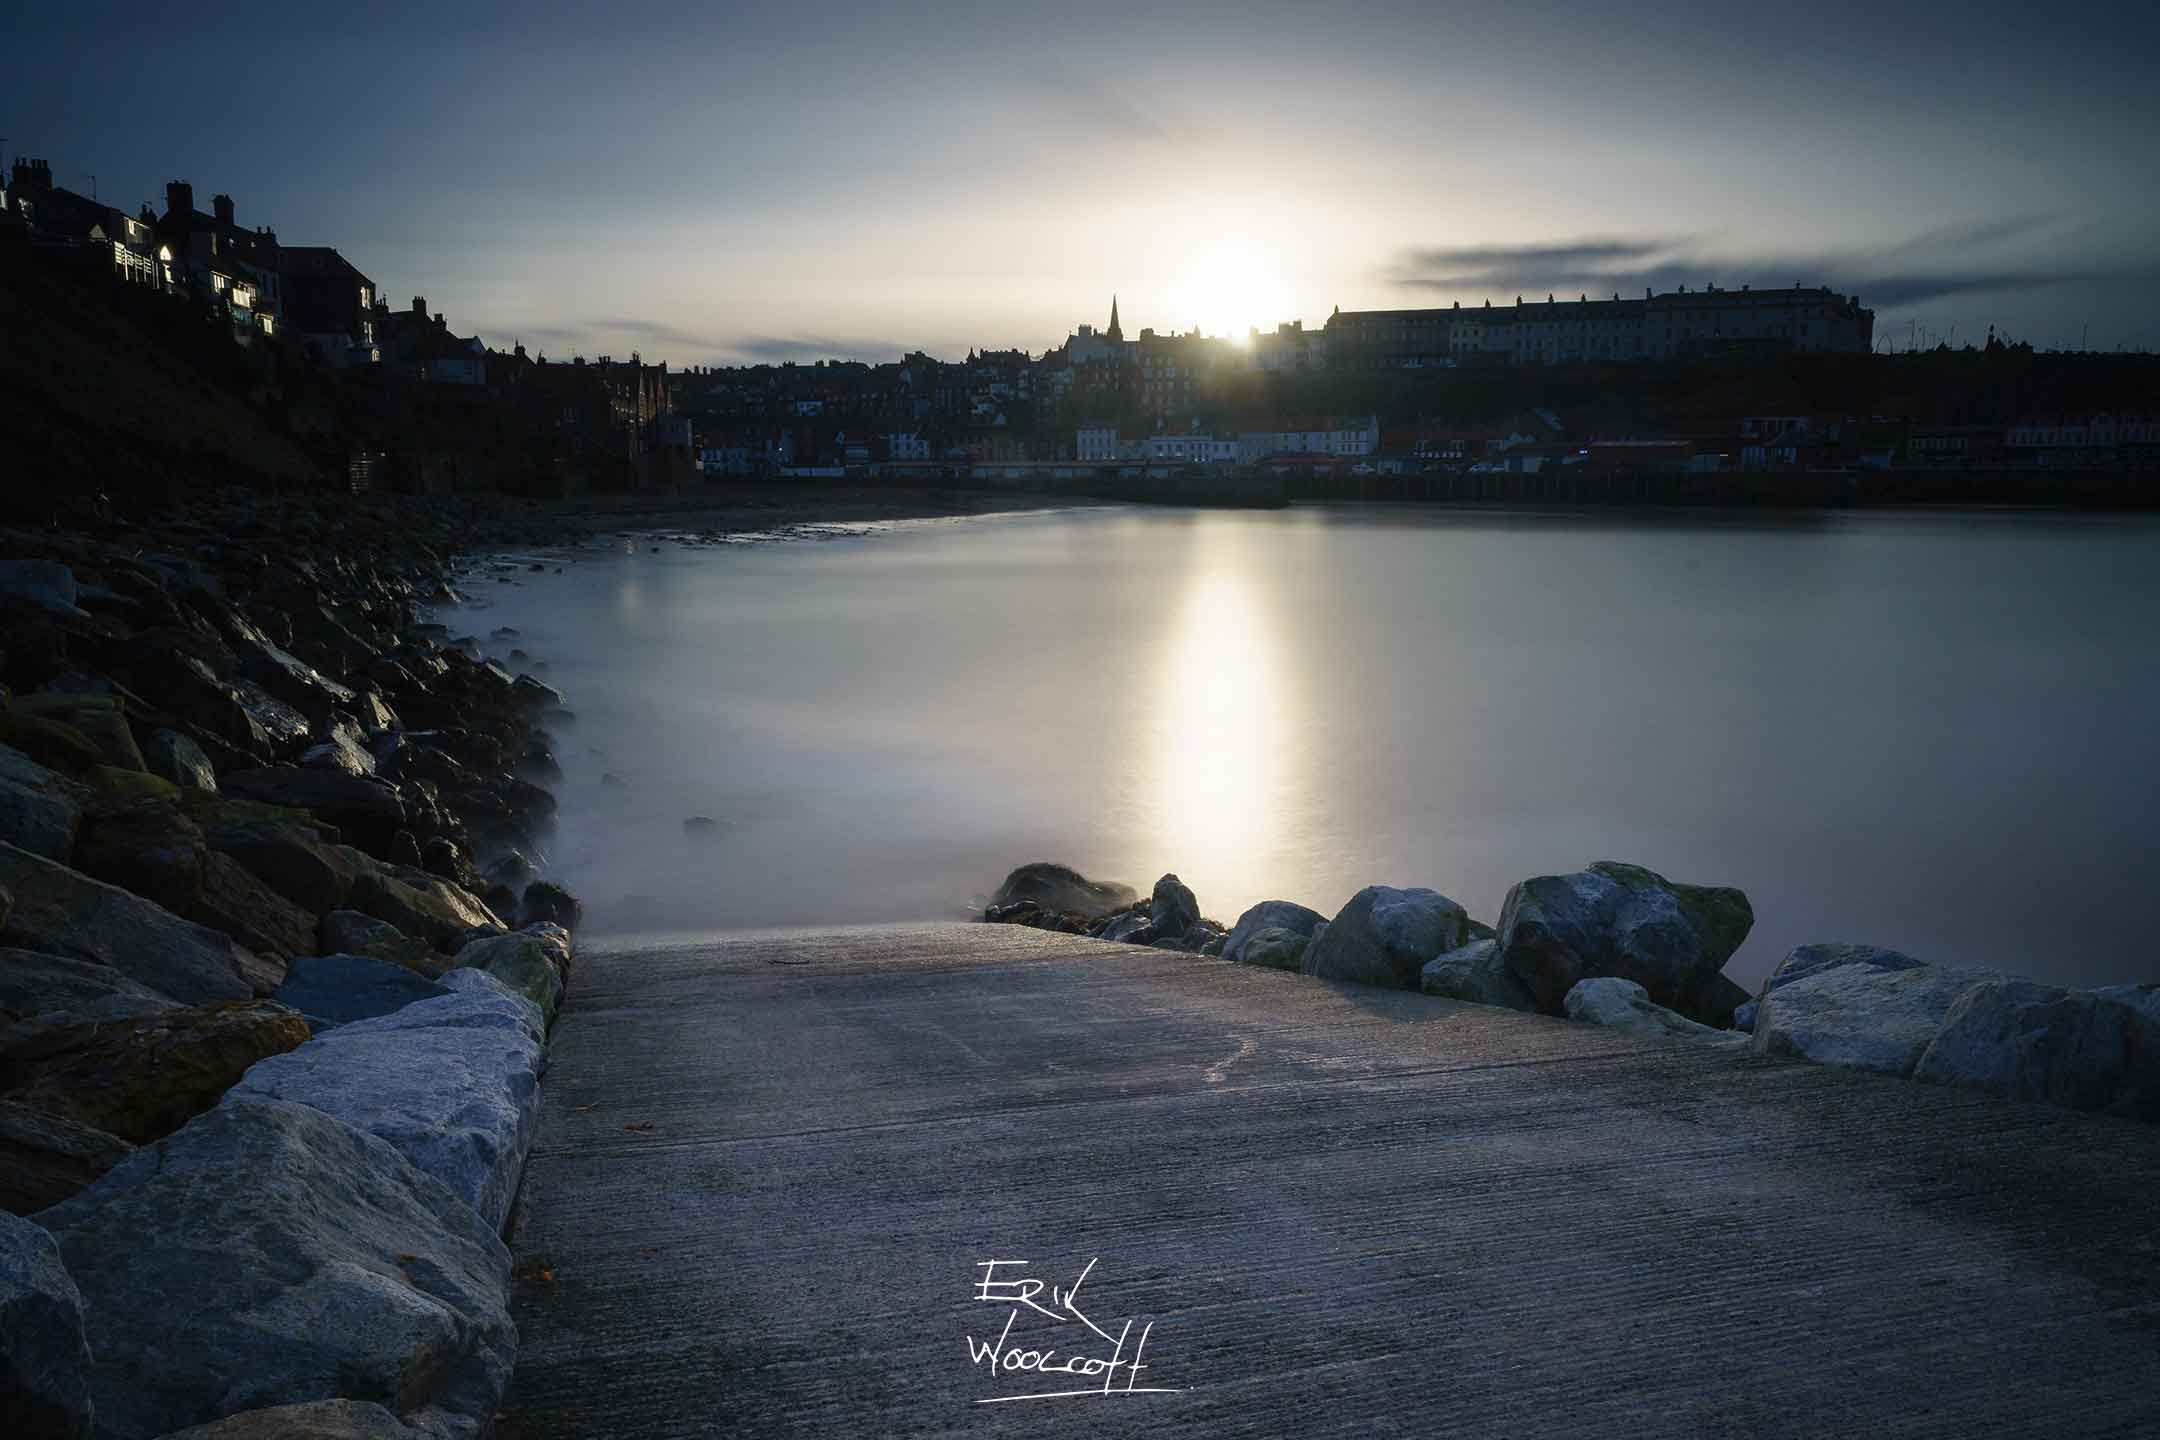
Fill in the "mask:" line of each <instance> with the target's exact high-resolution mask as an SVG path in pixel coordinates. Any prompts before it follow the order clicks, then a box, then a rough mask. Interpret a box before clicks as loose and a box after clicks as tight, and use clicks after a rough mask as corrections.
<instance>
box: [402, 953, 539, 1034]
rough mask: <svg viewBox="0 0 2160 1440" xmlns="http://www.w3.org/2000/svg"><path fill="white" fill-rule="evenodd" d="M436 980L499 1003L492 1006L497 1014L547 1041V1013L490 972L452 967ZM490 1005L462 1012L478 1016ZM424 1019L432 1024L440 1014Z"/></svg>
mask: <svg viewBox="0 0 2160 1440" xmlns="http://www.w3.org/2000/svg"><path fill="white" fill-rule="evenodd" d="M437 983H438V984H440V985H441V986H442V987H443V989H445V990H451V991H455V992H457V993H459V994H463V995H476V996H480V997H482V998H483V999H486V1000H489V1001H493V1002H498V1003H497V1004H496V1005H495V1006H494V1007H493V1008H494V1009H495V1011H496V1013H498V1014H500V1015H502V1016H504V1017H506V1018H507V1019H509V1020H512V1021H515V1022H516V1023H517V1024H518V1025H520V1026H522V1027H523V1028H524V1029H525V1031H526V1033H528V1034H530V1035H531V1036H532V1037H533V1038H534V1039H535V1040H545V1039H546V1038H547V1016H546V1015H544V1014H542V1013H541V1010H540V1007H539V1006H538V1005H536V1004H534V1003H533V1002H532V1000H531V999H529V998H528V997H526V996H525V995H523V994H522V993H520V992H518V991H516V990H513V989H511V988H510V987H509V986H508V985H506V984H504V983H503V982H502V981H500V980H498V979H496V978H495V977H494V976H493V975H491V974H489V973H488V972H487V971H485V970H452V971H449V972H447V973H446V974H445V975H444V976H443V977H442V979H441V980H440V981H438V982H437ZM487 1008H489V1007H486V1006H478V1007H468V1009H467V1010H466V1011H463V1012H460V1013H464V1014H468V1015H478V1014H480V1013H482V1012H483V1011H485V1010H486V1009H487ZM424 1018H426V1019H428V1020H429V1022H430V1023H435V1022H436V1021H437V1020H439V1017H437V1016H428V1017H424Z"/></svg>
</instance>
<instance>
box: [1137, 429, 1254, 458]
mask: <svg viewBox="0 0 2160 1440" xmlns="http://www.w3.org/2000/svg"><path fill="white" fill-rule="evenodd" d="M1238 448H1239V447H1238V440H1237V437H1235V436H1214V435H1204V434H1198V433H1194V434H1186V435H1150V436H1149V437H1148V441H1147V458H1148V459H1149V460H1150V461H1151V462H1153V463H1155V464H1158V465H1163V464H1168V465H1231V464H1235V463H1236V462H1237V458H1238Z"/></svg>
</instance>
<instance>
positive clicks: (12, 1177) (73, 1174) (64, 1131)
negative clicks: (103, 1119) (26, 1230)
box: [0, 1100, 135, 1215]
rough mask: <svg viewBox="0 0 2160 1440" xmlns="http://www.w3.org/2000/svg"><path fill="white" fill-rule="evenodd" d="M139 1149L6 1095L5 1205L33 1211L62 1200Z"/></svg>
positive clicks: (0, 1176)
mask: <svg viewBox="0 0 2160 1440" xmlns="http://www.w3.org/2000/svg"><path fill="white" fill-rule="evenodd" d="M134 1149H135V1147H134V1146H132V1145H130V1144H128V1143H127V1142H126V1141H125V1140H122V1139H121V1138H120V1137H118V1136H117V1135H108V1134H106V1133H105V1132H104V1131H103V1130H97V1129H93V1128H92V1127H90V1126H88V1125H81V1124H77V1123H76V1122H75V1121H73V1120H63V1119H61V1118H60V1117H59V1116H57V1115H48V1114H46V1113H45V1112H44V1111H43V1110H38V1109H34V1108H32V1107H31V1106H28V1105H24V1104H20V1103H18V1102H16V1101H13V1100H0V1210H6V1211H8V1212H10V1213H11V1214H15V1215H32V1214H35V1213H37V1212H38V1211H40V1210H43V1209H44V1208H45V1207H46V1206H48V1205H57V1204H59V1203H60V1202H61V1201H62V1200H65V1199H67V1198H68V1197H69V1196H70V1195H77V1194H80V1193H81V1192H82V1191H84V1190H85V1189H87V1188H89V1187H90V1186H91V1185H94V1184H96V1183H97V1180H98V1177H99V1176H101V1175H103V1174H104V1173H105V1172H106V1171H108V1170H110V1169H112V1168H113V1166H115V1165H117V1164H119V1163H120V1162H121V1161H122V1160H125V1159H127V1157H128V1156H129V1155H130V1154H131V1153H133V1151H134Z"/></svg>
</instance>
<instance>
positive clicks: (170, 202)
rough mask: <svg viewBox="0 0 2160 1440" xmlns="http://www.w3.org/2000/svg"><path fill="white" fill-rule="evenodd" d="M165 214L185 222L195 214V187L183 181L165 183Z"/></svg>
mask: <svg viewBox="0 0 2160 1440" xmlns="http://www.w3.org/2000/svg"><path fill="white" fill-rule="evenodd" d="M165 213H166V214H167V215H171V216H175V217H177V218H179V219H181V220H185V219H187V218H188V216H190V215H192V214H194V213H195V187H194V186H192V185H190V184H188V183H187V182H186V181H185V180H168V181H166V182H165Z"/></svg>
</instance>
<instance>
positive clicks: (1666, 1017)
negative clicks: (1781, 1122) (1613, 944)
mask: <svg viewBox="0 0 2160 1440" xmlns="http://www.w3.org/2000/svg"><path fill="white" fill-rule="evenodd" d="M1563 1008H1565V1010H1566V1011H1567V1018H1568V1019H1570V1020H1575V1021H1579V1022H1581V1023H1583V1024H1588V1025H1603V1026H1604V1027H1606V1028H1607V1029H1608V1030H1624V1031H1626V1032H1627V1033H1629V1034H1631V1035H1647V1036H1650V1037H1652V1038H1656V1039H1680V1040H1694V1041H1699V1042H1701V1043H1703V1044H1708V1045H1717V1046H1722V1047H1724V1048H1726V1049H1731V1050H1744V1049H1746V1048H1747V1045H1748V1041H1747V1037H1746V1036H1744V1035H1735V1034H1733V1033H1732V1032H1731V1031H1729V1030H1714V1029H1712V1028H1711V1027H1710V1026H1708V1025H1702V1024H1698V1023H1697V1022H1695V1021H1693V1020H1690V1019H1688V1018H1687V1017H1686V1016H1685V1015H1680V1014H1676V1013H1675V1012H1673V1011H1671V1010H1668V1009H1666V1008H1665V1007H1664V1006H1662V1005H1659V1004H1656V1003H1655V1002H1653V1001H1652V1000H1651V999H1650V993H1649V992H1648V991H1647V990H1645V989H1643V987H1642V986H1640V985H1638V984H1636V983H1635V982H1634V981H1633V980H1623V979H1621V978H1620V977H1619V976H1617V975H1600V976H1597V977H1595V978H1593V979H1589V980H1584V981H1581V982H1580V983H1578V984H1577V985H1576V986H1575V988H1574V989H1572V990H1570V991H1568V993H1567V999H1566V1000H1565V1001H1564V1002H1563Z"/></svg>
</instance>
